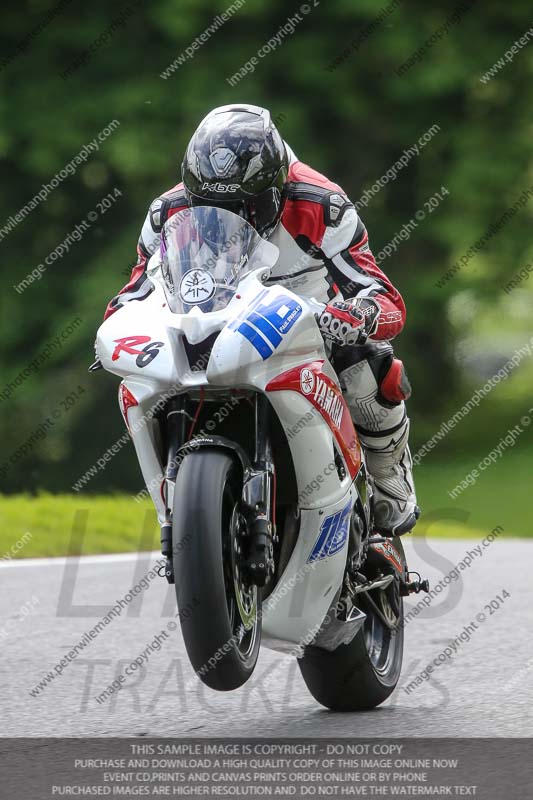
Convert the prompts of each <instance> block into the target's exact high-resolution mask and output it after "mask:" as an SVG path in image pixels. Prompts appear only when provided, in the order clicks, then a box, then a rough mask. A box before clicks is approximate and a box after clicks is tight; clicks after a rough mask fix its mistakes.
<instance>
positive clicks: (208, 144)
mask: <svg viewBox="0 0 533 800" xmlns="http://www.w3.org/2000/svg"><path fill="white" fill-rule="evenodd" d="M288 170H289V159H288V156H287V151H286V149H285V145H284V143H283V139H282V138H281V136H280V135H279V133H278V130H277V128H276V126H275V125H274V123H273V122H272V119H271V117H270V113H269V112H268V111H267V110H266V109H265V108H259V106H251V105H229V106H221V107H220V108H215V109H213V111H211V112H210V113H209V114H208V115H207V117H205V119H203V120H202V122H201V123H200V125H199V126H198V128H197V129H196V131H195V133H194V135H193V137H192V139H191V141H190V142H189V146H188V147H187V151H186V153H185V157H184V159H183V165H182V177H183V184H184V187H185V192H186V194H187V198H188V202H189V205H191V206H193V205H204V206H205V205H209V206H219V207H220V208H227V209H228V210H229V211H233V212H234V213H236V214H239V215H240V216H241V217H243V218H244V219H246V220H247V221H248V222H249V223H250V224H251V225H253V226H254V228H256V229H257V231H258V232H259V233H260V234H267V233H268V232H269V229H270V228H272V227H273V226H274V225H275V224H276V222H277V221H278V219H279V217H280V215H281V211H282V204H283V199H284V198H283V186H284V184H285V181H286V180H287V174H288Z"/></svg>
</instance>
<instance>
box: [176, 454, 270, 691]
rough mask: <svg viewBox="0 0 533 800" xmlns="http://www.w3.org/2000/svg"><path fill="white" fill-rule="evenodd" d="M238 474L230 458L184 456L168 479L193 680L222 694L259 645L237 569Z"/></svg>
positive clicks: (252, 606)
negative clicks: (171, 480) (174, 475)
mask: <svg viewBox="0 0 533 800" xmlns="http://www.w3.org/2000/svg"><path fill="white" fill-rule="evenodd" d="M241 493H242V469H241V467H240V464H238V463H236V461H235V460H234V458H232V456H231V455H230V454H228V453H227V452H225V451H222V450H216V449H212V450H211V449H207V448H205V449H204V448H203V449H202V450H200V451H198V452H196V453H189V454H187V455H186V456H185V458H184V459H183V461H182V463H181V466H180V468H179V471H178V475H177V479H176V487H175V491H174V511H173V522H172V541H173V547H172V552H173V564H174V576H175V586H176V596H177V600H178V609H179V617H180V622H181V631H182V634H183V639H184V642H185V647H186V649H187V654H188V656H189V659H190V661H191V664H192V666H193V668H194V670H195V671H196V673H197V675H198V677H199V678H200V679H201V680H202V681H203V682H204V683H205V684H206V685H207V686H209V687H211V689H218V690H219V691H230V690H232V689H237V688H238V687H239V686H242V684H243V683H245V682H246V681H247V680H248V678H249V677H250V675H251V674H252V672H253V670H254V667H255V664H256V661H257V657H258V655H259V647H260V642H261V622H260V614H259V595H258V590H257V587H256V586H247V585H246V584H245V582H244V580H243V575H242V569H241V551H242V539H243V536H244V535H245V533H246V530H245V525H244V520H243V518H242V517H241V515H240V513H239V508H238V501H239V498H240V497H241Z"/></svg>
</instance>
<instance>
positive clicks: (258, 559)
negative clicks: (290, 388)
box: [161, 394, 276, 586]
mask: <svg viewBox="0 0 533 800" xmlns="http://www.w3.org/2000/svg"><path fill="white" fill-rule="evenodd" d="M188 420H190V415H189V414H188V412H187V408H186V398H185V396H184V395H180V396H178V397H174V398H172V399H171V400H170V401H169V404H168V406H167V420H166V422H167V465H166V467H165V475H164V482H163V486H164V500H165V509H166V511H165V521H164V522H163V524H162V525H161V553H162V555H163V556H164V558H165V567H164V575H165V577H166V579H167V581H168V582H169V583H174V569H173V565H172V506H173V503H172V500H171V499H170V498H171V497H172V494H173V491H174V486H175V483H176V476H177V474H178V469H179V463H180V460H181V459H180V452H181V450H182V448H183V446H184V445H185V443H186V435H187V424H188ZM254 421H255V425H254V427H255V431H254V432H255V453H254V460H253V463H250V462H249V461H246V463H244V459H245V454H244V453H243V452H242V451H241V448H236V450H237V452H239V455H240V456H241V460H242V461H243V464H242V466H243V472H244V485H243V491H242V498H241V504H240V511H241V513H242V515H243V517H244V518H245V520H246V526H245V528H246V539H247V547H246V551H247V556H246V563H245V564H244V567H245V572H246V574H247V578H248V580H249V582H250V583H251V584H255V585H257V586H264V585H265V584H266V583H267V582H268V581H269V579H270V578H271V577H272V575H273V574H274V567H275V564H274V547H273V545H274V540H275V537H276V526H275V480H276V478H275V471H274V462H273V458H272V447H271V443H270V404H269V402H268V399H267V397H266V396H265V395H263V394H256V396H255V409H254ZM205 438H206V437H204V439H205ZM215 440H216V437H213V441H214V442H215ZM218 442H219V443H220V444H221V443H222V440H221V439H219V440H218ZM228 444H230V443H229V442H228Z"/></svg>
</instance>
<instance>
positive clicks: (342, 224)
mask: <svg viewBox="0 0 533 800" xmlns="http://www.w3.org/2000/svg"><path fill="white" fill-rule="evenodd" d="M341 197H342V196H340V195H336V198H335V199H337V198H341ZM330 201H331V198H330ZM342 201H343V202H342V204H340V203H339V202H338V201H337V207H336V208H334V209H333V210H332V209H331V208H330V209H329V210H328V209H327V208H326V212H325V217H326V219H325V222H326V227H325V231H324V236H323V238H322V242H321V245H320V246H321V250H322V251H323V253H324V254H325V255H326V257H327V259H328V267H329V271H330V273H331V276H332V278H333V279H334V281H335V283H336V284H337V286H338V288H339V289H340V291H341V292H342V295H343V297H344V298H345V300H348V299H352V298H353V299H357V300H359V301H361V302H362V301H363V300H365V299H368V300H370V301H373V302H369V303H363V305H367V306H369V307H370V306H372V305H374V303H375V304H376V305H377V308H376V315H377V325H376V326H375V327H374V330H373V332H372V334H371V336H370V338H371V339H377V340H379V339H393V338H394V337H395V336H397V335H398V333H400V331H401V329H402V328H403V324H404V322H405V304H404V302H403V299H402V296H401V295H400V293H399V292H398V290H397V289H396V288H395V287H394V286H393V284H392V283H391V281H390V280H389V278H388V277H387V276H386V275H385V273H384V272H383V271H382V270H381V269H380V268H379V267H378V265H377V263H376V260H375V258H374V256H373V255H372V251H371V250H370V247H369V245H368V234H367V232H366V228H365V226H364V224H363V222H362V220H361V218H360V217H359V216H358V214H357V211H356V210H355V208H354V206H353V205H352V203H350V201H349V200H348V199H347V198H345V197H342ZM333 217H334V218H333ZM368 313H371V309H370V308H369V312H368Z"/></svg>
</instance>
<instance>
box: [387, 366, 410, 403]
mask: <svg viewBox="0 0 533 800" xmlns="http://www.w3.org/2000/svg"><path fill="white" fill-rule="evenodd" d="M379 395H380V399H381V400H382V401H385V403H387V404H391V403H392V404H393V405H397V404H398V403H401V402H402V400H408V399H409V398H410V397H411V384H410V383H409V379H408V377H407V373H406V371H405V367H404V365H403V362H402V361H400V359H399V358H392V359H391V363H390V366H389V368H388V369H387V371H386V373H385V374H384V376H383V378H382V379H381V381H380V383H379Z"/></svg>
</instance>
